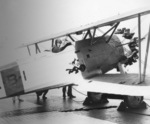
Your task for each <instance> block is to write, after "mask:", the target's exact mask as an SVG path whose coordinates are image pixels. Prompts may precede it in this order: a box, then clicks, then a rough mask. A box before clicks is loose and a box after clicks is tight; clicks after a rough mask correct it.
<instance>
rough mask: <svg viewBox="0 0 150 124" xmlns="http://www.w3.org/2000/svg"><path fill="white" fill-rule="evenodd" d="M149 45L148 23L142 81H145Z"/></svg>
mask: <svg viewBox="0 0 150 124" xmlns="http://www.w3.org/2000/svg"><path fill="white" fill-rule="evenodd" d="M149 45H150V25H149V32H148V39H147V46H146V53H145V62H144V71H143V82H144V81H145V75H146V67H147V59H148V53H149Z"/></svg>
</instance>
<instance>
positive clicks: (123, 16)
mask: <svg viewBox="0 0 150 124" xmlns="http://www.w3.org/2000/svg"><path fill="white" fill-rule="evenodd" d="M149 13H150V7H147V8H146V7H145V8H141V9H138V10H134V11H130V12H127V13H124V14H121V15H117V16H113V17H110V18H108V19H104V20H100V21H97V22H95V23H91V24H89V25H85V26H82V27H78V28H74V29H71V30H67V31H64V32H61V33H58V34H53V35H50V37H49V38H47V39H44V40H39V41H34V42H30V43H24V44H23V45H22V46H21V47H26V46H29V45H32V44H35V43H41V42H45V41H49V40H52V39H55V38H58V37H63V36H68V35H71V34H76V33H78V32H82V31H86V30H89V29H93V28H97V27H103V26H107V25H112V24H114V23H117V22H121V21H125V20H129V19H132V18H135V17H138V15H140V16H143V15H146V14H149Z"/></svg>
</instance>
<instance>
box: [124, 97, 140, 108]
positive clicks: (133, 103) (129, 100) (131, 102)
mask: <svg viewBox="0 0 150 124" xmlns="http://www.w3.org/2000/svg"><path fill="white" fill-rule="evenodd" d="M124 102H125V103H126V104H127V106H128V107H129V108H138V107H140V106H141V104H142V103H143V96H126V97H125V99H124Z"/></svg>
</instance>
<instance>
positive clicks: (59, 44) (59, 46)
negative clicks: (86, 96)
mask: <svg viewBox="0 0 150 124" xmlns="http://www.w3.org/2000/svg"><path fill="white" fill-rule="evenodd" d="M62 43H63V42H62V40H61V39H56V41H55V46H53V48H52V52H53V53H58V52H61V51H63V50H64V49H65V48H66V47H67V46H70V45H72V44H71V42H67V43H66V44H65V45H63V46H62ZM62 91H63V98H66V86H65V87H63V89H62ZM67 95H68V97H69V98H75V96H74V95H72V85H70V86H68V92H67Z"/></svg>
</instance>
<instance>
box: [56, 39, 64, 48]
mask: <svg viewBox="0 0 150 124" xmlns="http://www.w3.org/2000/svg"><path fill="white" fill-rule="evenodd" d="M61 44H62V41H61V40H60V39H56V41H55V45H56V46H58V47H60V46H61Z"/></svg>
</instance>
